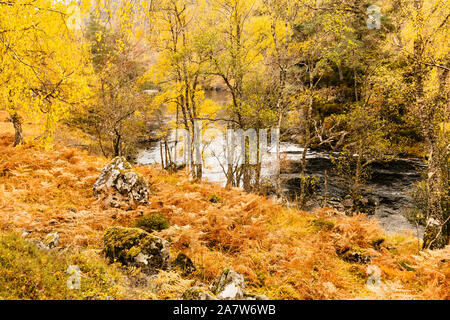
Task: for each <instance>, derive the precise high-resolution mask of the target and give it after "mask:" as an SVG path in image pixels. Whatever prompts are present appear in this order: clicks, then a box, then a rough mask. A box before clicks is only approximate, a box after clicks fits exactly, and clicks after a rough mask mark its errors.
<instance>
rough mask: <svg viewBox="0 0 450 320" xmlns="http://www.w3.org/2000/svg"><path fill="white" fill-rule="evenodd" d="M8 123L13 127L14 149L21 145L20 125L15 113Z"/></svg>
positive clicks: (21, 133)
mask: <svg viewBox="0 0 450 320" xmlns="http://www.w3.org/2000/svg"><path fill="white" fill-rule="evenodd" d="M10 121H11V122H12V124H13V125H14V147H16V146H18V145H19V144H23V132H22V123H21V122H20V118H19V115H18V114H17V113H14V114H13V115H12V116H11V118H10Z"/></svg>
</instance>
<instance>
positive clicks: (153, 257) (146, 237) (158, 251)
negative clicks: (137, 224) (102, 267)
mask: <svg viewBox="0 0 450 320" xmlns="http://www.w3.org/2000/svg"><path fill="white" fill-rule="evenodd" d="M104 244H105V247H104V252H105V255H106V257H107V258H109V260H110V261H111V262H116V261H117V262H120V263H122V264H123V265H129V266H136V267H139V268H141V271H142V272H144V273H146V274H154V273H156V272H157V270H168V269H170V256H169V242H167V241H166V240H164V239H161V238H159V237H156V236H154V235H152V234H150V233H148V232H146V231H144V230H142V229H139V228H125V227H113V228H109V229H108V230H106V232H105V236H104Z"/></svg>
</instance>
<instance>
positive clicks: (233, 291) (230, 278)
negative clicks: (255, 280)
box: [210, 269, 245, 300]
mask: <svg viewBox="0 0 450 320" xmlns="http://www.w3.org/2000/svg"><path fill="white" fill-rule="evenodd" d="M210 289H211V292H212V293H214V294H215V295H216V297H217V298H218V299H219V300H241V299H244V291H245V282H244V276H243V275H242V274H240V273H237V272H236V271H234V270H233V269H225V270H224V271H223V272H222V274H221V275H220V278H219V279H218V280H216V281H215V282H214V283H213V284H212V285H211V288H210Z"/></svg>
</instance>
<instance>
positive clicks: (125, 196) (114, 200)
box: [93, 157, 150, 208]
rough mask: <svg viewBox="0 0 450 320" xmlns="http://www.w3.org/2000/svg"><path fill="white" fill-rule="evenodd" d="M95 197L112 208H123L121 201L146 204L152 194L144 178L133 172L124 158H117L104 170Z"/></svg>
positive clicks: (94, 188)
mask: <svg viewBox="0 0 450 320" xmlns="http://www.w3.org/2000/svg"><path fill="white" fill-rule="evenodd" d="M93 193H94V197H96V198H97V199H102V200H103V201H105V202H106V203H107V204H108V205H110V206H111V207H115V208H119V207H121V205H120V202H121V201H132V202H134V203H136V204H146V203H147V202H148V197H149V194H150V191H149V187H148V184H147V182H146V181H145V179H144V177H143V176H142V175H140V174H138V173H136V172H134V171H133V170H132V167H131V165H130V163H129V162H128V161H127V160H126V159H125V158H124V157H117V158H115V159H113V161H112V162H111V163H110V164H108V165H107V166H106V167H105V168H103V170H102V172H101V173H100V176H99V177H98V179H97V181H96V182H95V184H94V187H93Z"/></svg>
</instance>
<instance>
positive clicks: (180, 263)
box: [172, 253, 197, 276]
mask: <svg viewBox="0 0 450 320" xmlns="http://www.w3.org/2000/svg"><path fill="white" fill-rule="evenodd" d="M172 267H174V268H177V269H179V270H181V271H182V272H183V275H184V276H187V275H190V274H191V273H192V272H194V271H196V270H197V269H196V268H195V266H194V263H193V262H192V260H191V259H190V258H189V257H188V256H186V255H185V254H184V253H180V254H179V255H178V256H177V258H176V259H175V261H173V262H172Z"/></svg>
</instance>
